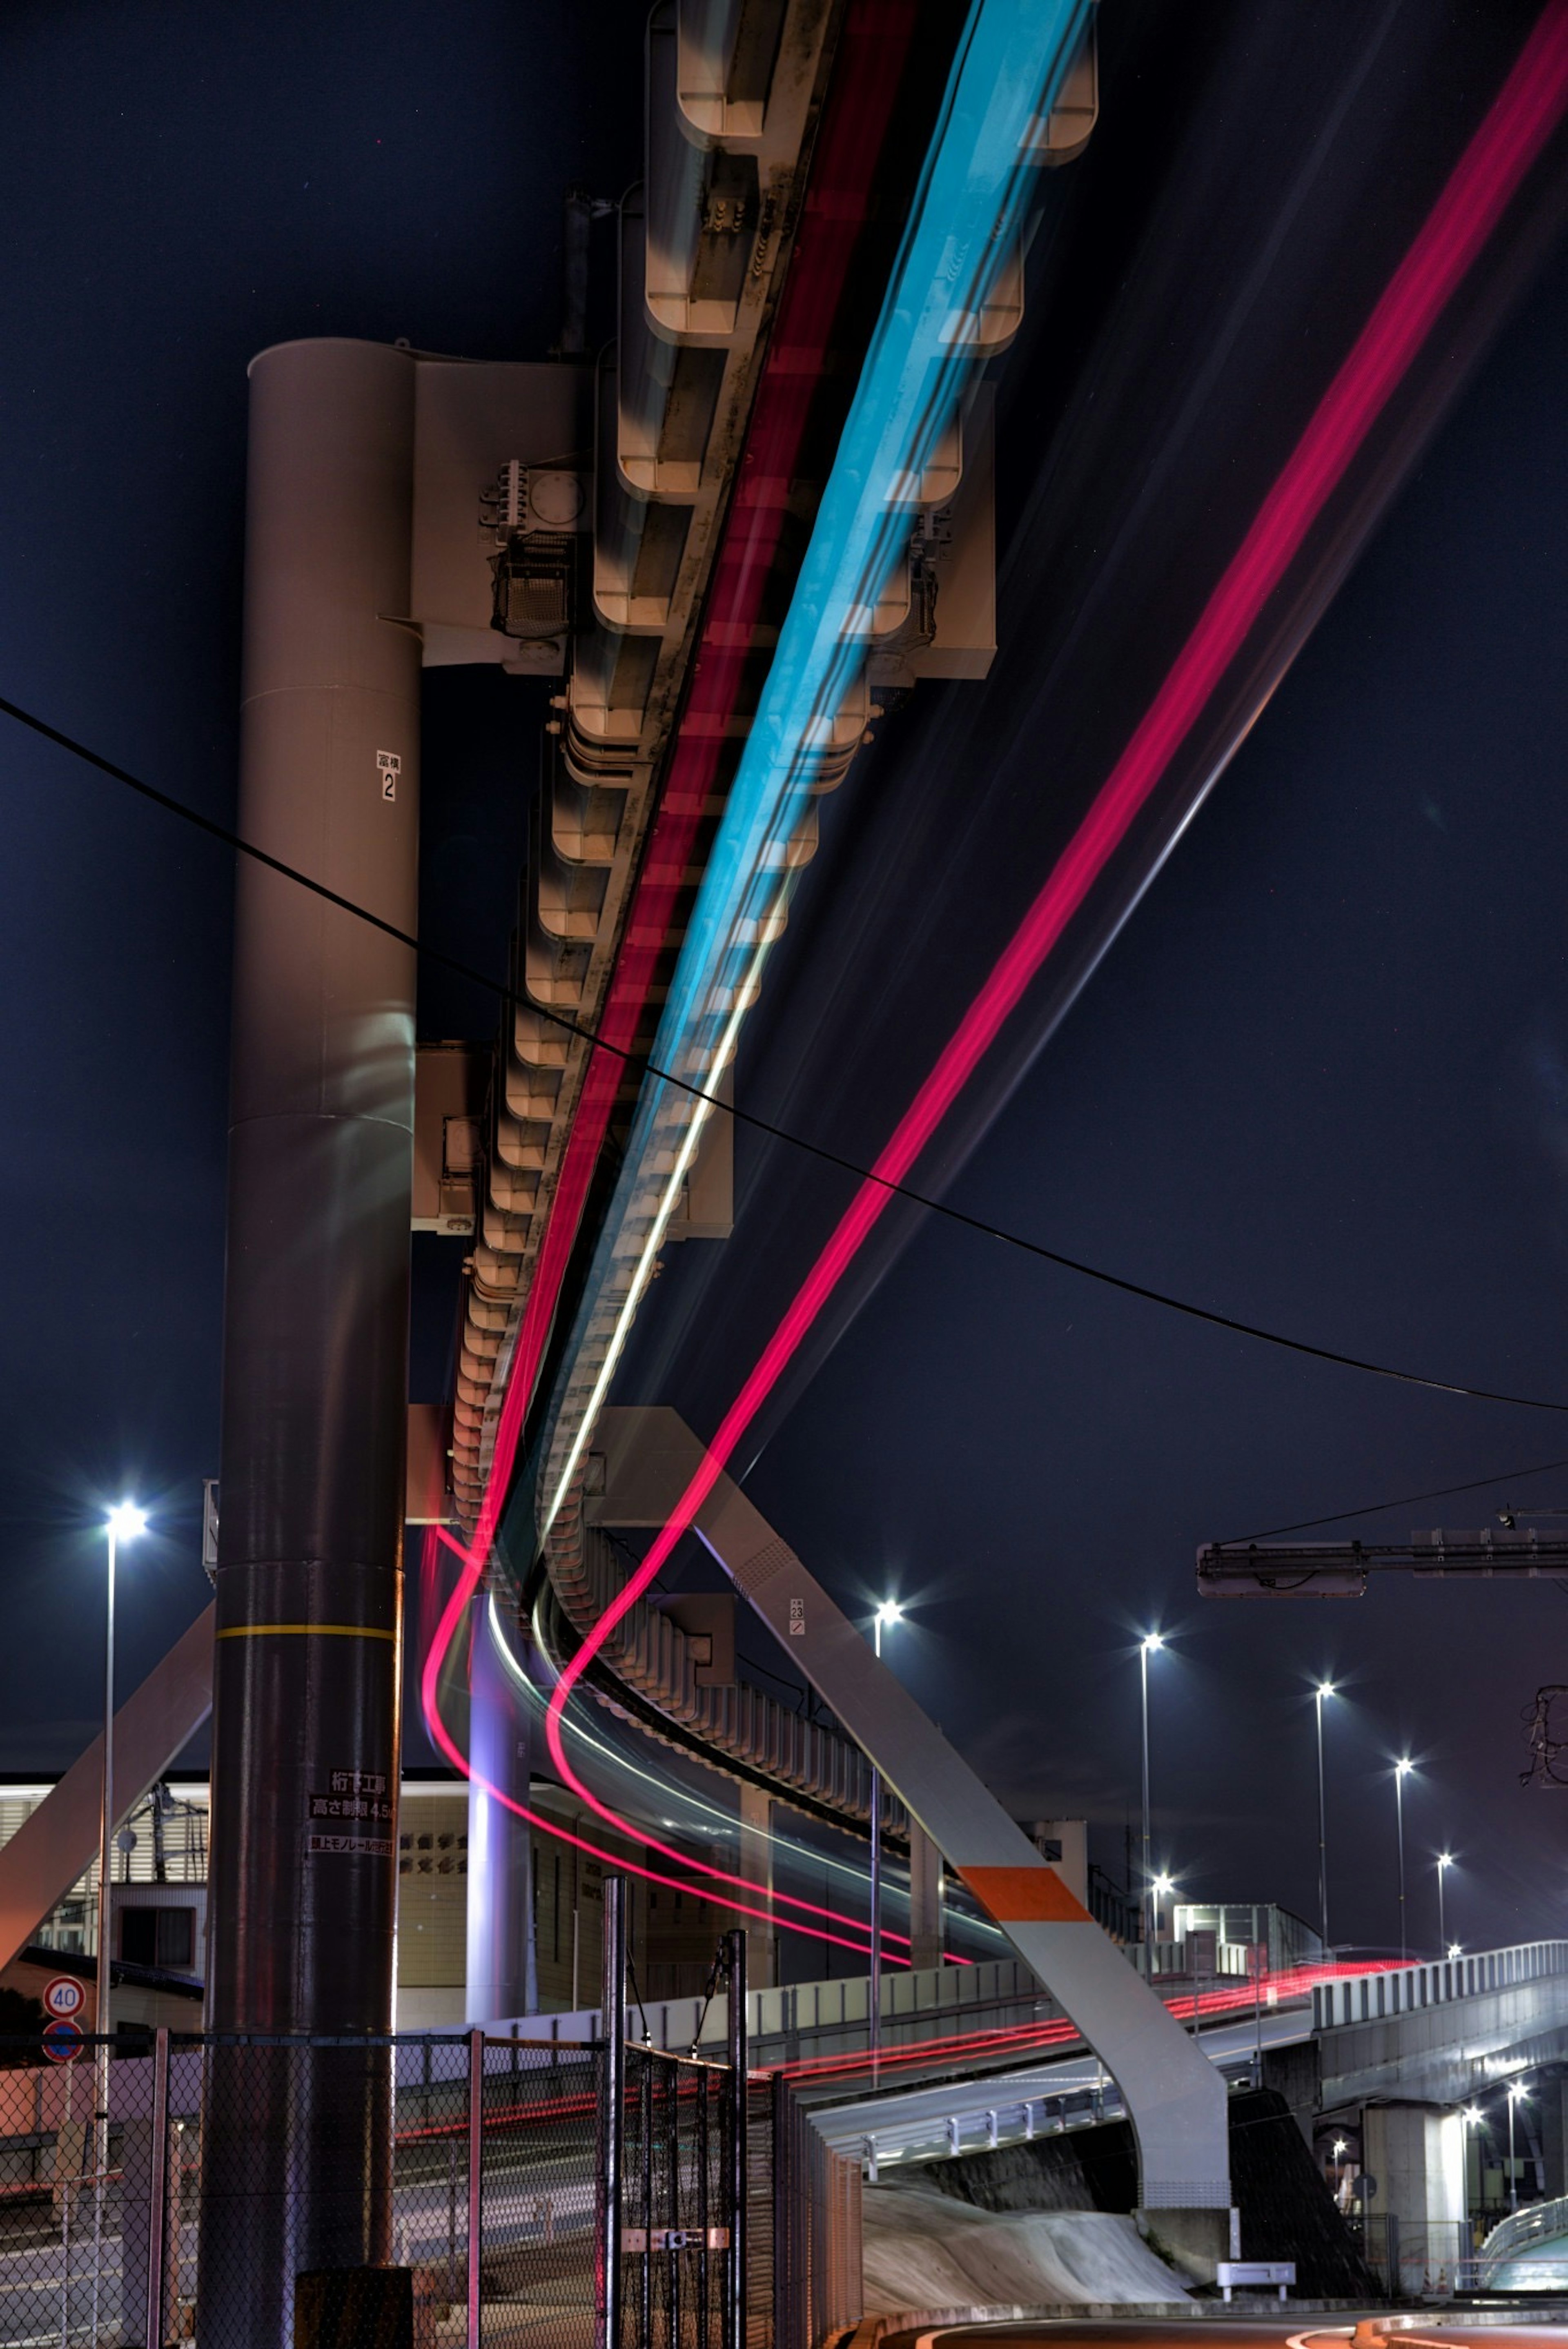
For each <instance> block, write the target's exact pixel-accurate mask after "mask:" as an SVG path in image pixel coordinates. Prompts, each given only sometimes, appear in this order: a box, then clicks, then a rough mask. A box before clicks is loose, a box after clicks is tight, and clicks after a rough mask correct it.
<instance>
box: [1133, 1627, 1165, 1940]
mask: <svg viewBox="0 0 1568 2349" xmlns="http://www.w3.org/2000/svg"><path fill="white" fill-rule="evenodd" d="M1164 1645H1165V1638H1164V1635H1163V1633H1161V1632H1159V1631H1148V1632H1146V1633H1145V1635H1144V1637H1143V1638H1142V1639H1141V1640H1139V1641H1138V1645H1137V1669H1138V1687H1139V1693H1140V1695H1141V1698H1142V1711H1143V1946H1144V1959H1143V1966H1144V1972H1145V1973H1146V1974H1149V1973H1152V1971H1153V1970H1154V1868H1153V1861H1152V1858H1151V1856H1150V1852H1149V1821H1148V1660H1149V1658H1150V1656H1157V1655H1158V1653H1159V1651H1160V1650H1161V1649H1162V1648H1163V1647H1164Z"/></svg>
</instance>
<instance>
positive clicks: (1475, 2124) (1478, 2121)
mask: <svg viewBox="0 0 1568 2349" xmlns="http://www.w3.org/2000/svg"><path fill="white" fill-rule="evenodd" d="M1484 2119H1485V2116H1484V2115H1483V2113H1482V2111H1481V2108H1480V2106H1479V2105H1467V2106H1465V2108H1464V2110H1463V2112H1462V2113H1461V2114H1460V2115H1459V2122H1460V2126H1461V2127H1464V2128H1467V2129H1470V2130H1475V2129H1479V2128H1480V2127H1482V2125H1483V2122H1484ZM1477 2166H1478V2168H1479V2167H1480V2155H1479V2153H1478V2155H1477ZM1482 2193H1483V2197H1484V2193H1485V2188H1484V2183H1483V2187H1482ZM1464 2213H1465V2224H1466V2225H1467V2226H1469V2217H1470V2158H1469V2149H1468V2148H1467V2149H1466V2153H1465V2197H1464Z"/></svg>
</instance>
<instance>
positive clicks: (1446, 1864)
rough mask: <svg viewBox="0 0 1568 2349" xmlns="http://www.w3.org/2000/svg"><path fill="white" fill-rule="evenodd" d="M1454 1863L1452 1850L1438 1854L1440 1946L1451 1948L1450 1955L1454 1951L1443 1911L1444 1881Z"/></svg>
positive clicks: (1445, 1948) (1441, 1948) (1446, 1948)
mask: <svg viewBox="0 0 1568 2349" xmlns="http://www.w3.org/2000/svg"><path fill="white" fill-rule="evenodd" d="M1453 1864H1454V1855H1453V1853H1452V1852H1451V1851H1440V1852H1439V1853H1438V1857H1437V1863H1436V1865H1437V1870H1438V1949H1439V1950H1449V1927H1448V1920H1447V1918H1446V1917H1445V1916H1444V1913H1443V1883H1444V1879H1445V1878H1446V1877H1447V1875H1448V1873H1449V1868H1452V1866H1453ZM1453 1954H1454V1952H1453V1951H1452V1950H1449V1956H1450V1957H1452V1956H1453Z"/></svg>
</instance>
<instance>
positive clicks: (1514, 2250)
mask: <svg viewBox="0 0 1568 2349" xmlns="http://www.w3.org/2000/svg"><path fill="white" fill-rule="evenodd" d="M1548 2245H1553V2246H1555V2249H1554V2250H1553V2251H1551V2252H1548V2251H1547V2250H1546V2246H1548ZM1564 2284H1568V2195H1556V2196H1554V2197H1553V2198H1552V2200H1551V2201H1549V2202H1532V2203H1529V2204H1527V2205H1526V2207H1525V2208H1524V2209H1522V2210H1511V2211H1510V2212H1509V2214H1508V2217H1507V2218H1506V2219H1503V2220H1500V2221H1499V2223H1498V2225H1497V2226H1495V2227H1494V2228H1493V2229H1492V2230H1491V2232H1490V2235H1489V2236H1488V2237H1487V2239H1486V2240H1485V2242H1484V2243H1483V2244H1482V2245H1481V2247H1480V2251H1478V2252H1477V2254H1476V2259H1475V2284H1474V2288H1475V2289H1476V2290H1477V2291H1479V2292H1487V2291H1490V2290H1493V2289H1501V2290H1504V2291H1509V2292H1561V2291H1562V2290H1563V2286H1564Z"/></svg>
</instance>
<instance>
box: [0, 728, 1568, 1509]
mask: <svg viewBox="0 0 1568 2349" xmlns="http://www.w3.org/2000/svg"><path fill="white" fill-rule="evenodd" d="M0 716H4V717H6V718H10V719H14V720H15V722H16V724H17V725H19V726H25V727H27V728H28V729H29V730H31V731H32V732H33V733H35V734H37V735H40V736H42V738H43V739H44V740H45V741H47V742H52V743H54V744H55V745H56V746H57V748H58V749H60V750H68V751H69V752H70V753H71V755H72V757H73V758H77V759H80V760H81V761H83V762H84V764H86V765H87V766H89V767H92V768H94V769H95V770H96V771H98V772H99V774H102V775H107V776H108V777H109V780H110V781H112V782H117V783H121V784H123V785H124V786H125V788H126V789H127V790H128V791H130V792H135V793H136V794H137V795H138V796H139V797H140V798H141V799H144V800H148V801H150V802H151V804H152V805H153V806H154V807H159V808H161V809H163V811H164V812H165V813H166V814H169V815H173V816H178V817H180V818H181V819H182V821H183V822H184V823H189V824H192V825H193V826H194V827H195V829H196V830H197V831H198V832H202V833H206V834H207V835H208V837H209V838H210V839H213V840H215V841H218V842H220V843H222V844H223V846H224V847H225V848H230V849H233V850H234V853H235V854H236V855H240V856H248V857H250V858H251V859H253V861H254V863H256V864H264V865H265V866H266V868H267V870H268V871H269V872H272V873H275V874H278V875H279V876H280V877H281V878H282V879H283V880H285V881H292V882H294V883H295V884H296V885H297V886H298V887H300V888H302V889H307V890H309V891H310V892H311V893H312V895H315V896H317V897H321V898H324V899H325V900H326V902H327V904H328V905H336V906H337V909H338V911H339V912H340V913H345V914H348V915H351V916H353V918H354V919H355V920H357V921H361V922H367V923H369V926H370V927H371V928H372V929H377V930H379V931H381V932H382V934H383V935H384V936H387V937H389V938H392V939H395V940H396V941H397V943H398V944H399V945H400V946H405V947H409V949H410V952H412V953H413V954H415V955H418V956H419V957H421V958H422V960H424V961H425V962H426V963H428V964H431V965H432V966H434V967H435V968H438V969H441V970H445V971H450V972H451V973H452V975H453V976H454V977H455V978H462V979H466V980H468V981H469V982H470V983H471V984H472V985H473V986H475V987H480V988H484V990H485V991H486V992H487V993H488V994H491V995H493V996H496V997H497V998H499V999H500V1000H501V1001H502V1002H503V1003H504V1004H505V1005H506V1006H507V1007H508V1009H511V1008H513V1007H514V1006H516V1005H517V1004H518V1003H519V1002H520V1001H521V998H520V997H519V996H518V994H517V991H516V989H515V988H513V987H510V986H509V985H507V984H506V982H505V981H504V980H502V979H498V978H493V977H492V976H491V975H490V973H489V972H487V971H482V970H479V969H476V968H474V966H473V965H472V963H467V962H464V961H462V958H461V957H459V956H456V955H450V954H446V953H443V952H442V950H441V948H440V947H431V946H425V945H423V944H421V941H420V940H419V939H418V938H417V937H415V936H413V935H412V934H411V932H410V931H408V930H404V929H400V928H399V926H398V925H397V924H396V923H395V922H389V921H386V920H384V919H383V917H382V916H380V915H379V914H373V913H371V911H370V910H369V907H368V906H366V905H358V904H357V903H356V902H355V900H354V899H353V898H352V897H345V896H344V895H341V893H340V892H339V891H337V890H336V889H329V888H328V887H327V884H326V883H325V882H324V881H317V880H316V879H314V878H313V877H312V875H311V874H308V873H302V872H301V871H300V870H299V868H298V867H297V866H296V865H293V864H286V863H285V862H284V860H283V859H282V858H281V857H278V856H272V855H269V854H268V853H267V851H266V850H265V848H257V847H256V846H255V845H254V843H252V842H250V841H248V840H244V839H242V838H241V836H240V834H239V833H236V832H234V831H232V830H231V829H230V828H229V826H228V825H227V824H223V823H218V822H217V821H216V819H215V818H214V817H212V816H207V815H202V813H201V812H200V811H199V810H198V809H196V808H193V807H191V806H189V805H187V803H186V802H184V801H182V800H179V799H176V798H174V797H173V795H172V794H171V792H161V791H160V790H158V788H157V787H156V785H154V784H152V783H149V782H146V781H143V780H142V778H141V777H140V776H139V775H133V774H132V773H130V771H129V769H127V768H125V767H120V766H117V765H116V764H115V762H114V761H113V760H111V759H106V758H104V757H103V756H102V755H101V754H100V753H99V751H97V750H91V749H90V748H89V747H88V745H87V744H86V743H85V742H80V741H78V740H76V738H75V737H74V736H73V735H69V734H67V733H65V732H64V731H63V730H61V729H60V728H59V727H57V726H51V725H50V724H49V723H48V722H47V719H42V718H39V717H37V716H36V715H35V713H34V712H33V711H32V710H30V709H24V708H23V707H22V706H21V704H20V703H19V702H15V701H8V700H6V699H5V698H3V697H0ZM527 1008H528V1009H529V1010H531V1011H534V1012H536V1013H537V1014H538V1015H539V1016H540V1017H541V1018H542V1019H545V1020H547V1021H548V1022H549V1023H550V1024H551V1025H552V1026H554V1027H556V1028H560V1029H562V1030H565V1031H566V1034H567V1035H570V1036H574V1037H576V1039H577V1040H578V1041H579V1042H581V1043H585V1044H587V1045H588V1046H589V1047H590V1048H591V1049H592V1050H595V1051H600V1052H607V1053H609V1054H610V1055H611V1057H612V1058H613V1059H616V1060H618V1061H622V1062H623V1063H624V1064H625V1065H626V1066H627V1067H628V1068H631V1069H637V1070H639V1071H641V1072H642V1073H643V1074H644V1075H647V1076H651V1077H658V1078H659V1079H660V1080H661V1081H663V1082H664V1083H665V1084H668V1085H673V1086H674V1087H675V1088H676V1090H677V1091H678V1092H683V1093H687V1094H689V1095H690V1096H691V1099H692V1100H693V1101H700V1102H706V1104H707V1105H708V1107H709V1108H710V1109H711V1110H719V1111H722V1112H723V1113H724V1114H725V1115H726V1116H728V1117H730V1118H732V1119H733V1120H734V1121H735V1123H737V1124H740V1125H744V1126H748V1127H750V1128H751V1129H752V1131H753V1133H763V1134H766V1135H767V1136H768V1137H769V1139H770V1140H771V1141H774V1142H781V1143H784V1144H785V1145H786V1146H787V1147H788V1148H790V1149H792V1150H798V1151H802V1152H804V1153H805V1155H806V1156H808V1157H811V1158H815V1159H816V1160H818V1161H819V1163H820V1164H823V1165H825V1166H832V1167H835V1168H836V1169H837V1171H838V1172H839V1173H840V1174H848V1175H851V1176H853V1178H854V1179H855V1181H856V1182H857V1183H860V1184H870V1185H874V1186H875V1187H876V1188H877V1190H880V1191H884V1192H887V1193H888V1194H889V1195H891V1196H892V1197H894V1198H898V1199H904V1200H907V1201H908V1202H909V1205H910V1206H915V1207H921V1208H924V1209H925V1210H926V1211H927V1212H928V1213H929V1214H930V1215H933V1216H943V1217H945V1219H946V1220H947V1221H948V1222H949V1223H951V1224H957V1225H959V1226H961V1227H962V1228H963V1229H964V1230H966V1231H970V1232H973V1233H975V1234H976V1235H977V1236H978V1237H980V1238H981V1239H990V1240H996V1241H999V1242H1000V1243H1001V1245H1002V1247H1010V1248H1016V1249H1018V1250H1019V1251H1020V1252H1021V1253H1022V1254H1023V1255H1024V1256H1030V1257H1037V1258H1038V1259H1039V1260H1040V1261H1041V1262H1042V1263H1044V1264H1052V1265H1055V1266H1056V1267H1057V1268H1058V1269H1059V1270H1061V1271H1063V1272H1072V1273H1076V1274H1077V1275H1078V1276H1079V1278H1082V1279H1085V1280H1092V1281H1095V1282H1097V1283H1098V1284H1099V1285H1100V1286H1101V1287H1102V1288H1115V1289H1118V1290H1119V1291H1120V1292H1121V1293H1122V1295H1124V1296H1126V1297H1136V1298H1138V1299H1141V1300H1142V1302H1143V1303H1145V1304H1146V1305H1158V1306H1159V1307H1161V1308H1162V1309H1164V1310H1165V1311H1167V1312H1169V1313H1179V1314H1181V1315H1183V1316H1185V1317H1186V1318H1187V1319H1189V1320H1193V1321H1201V1322H1206V1323H1207V1324H1208V1325H1209V1327H1210V1329H1215V1330H1229V1331H1230V1332H1231V1334H1232V1335H1233V1336H1235V1337H1239V1338H1251V1339H1254V1340H1257V1342H1258V1343H1259V1344H1261V1345H1265V1346H1273V1347H1276V1348H1278V1349H1280V1350H1282V1351H1283V1352H1286V1353H1293V1354H1303V1355H1305V1356H1307V1357H1308V1358H1309V1360H1311V1361H1319V1362H1329V1363H1332V1364H1333V1365H1334V1367H1335V1368H1336V1369H1339V1370H1347V1371H1361V1372H1362V1373H1363V1374H1364V1375H1366V1377H1369V1378H1377V1379H1389V1380H1392V1381H1395V1383H1396V1384H1397V1385H1400V1386H1412V1387H1421V1388H1425V1389H1426V1390H1427V1392H1429V1393H1433V1394H1449V1395H1457V1396H1459V1398H1460V1399H1461V1400H1463V1401H1466V1402H1496V1403H1504V1404H1506V1405H1508V1406H1509V1407H1510V1408H1511V1409H1513V1410H1517V1411H1549V1412H1557V1413H1565V1414H1568V1401H1562V1402H1558V1401H1554V1400H1552V1399H1551V1398H1548V1397H1543V1396H1541V1395H1519V1394H1510V1393H1508V1392H1504V1391H1502V1390H1501V1389H1498V1388H1495V1387H1482V1386H1474V1385H1471V1384H1469V1383H1468V1382H1467V1381H1462V1380H1458V1379H1438V1378H1432V1377H1430V1376H1428V1374H1427V1373H1426V1372H1425V1371H1409V1370H1404V1369H1401V1368H1400V1367H1399V1365H1398V1364H1397V1363H1390V1362H1375V1361H1370V1360H1368V1359H1367V1358H1366V1356H1364V1355H1360V1354H1349V1353H1345V1351H1344V1350H1342V1349H1340V1348H1338V1347H1334V1346H1320V1345H1316V1344H1314V1342H1313V1341H1312V1340H1310V1339H1307V1338H1294V1337H1292V1336H1290V1335H1289V1334H1288V1333H1287V1332H1286V1331H1284V1330H1269V1329H1265V1328H1264V1327H1263V1326H1262V1324H1261V1323H1259V1322H1256V1321H1243V1320H1241V1319H1240V1318H1239V1317H1238V1316H1236V1315H1234V1314H1230V1313H1220V1312H1219V1311H1217V1310H1216V1309H1214V1308H1213V1307H1211V1306H1207V1305H1197V1304H1195V1303H1194V1302H1193V1301H1192V1299H1190V1298H1184V1297H1173V1296H1172V1295H1171V1294H1170V1292H1169V1291H1168V1289H1163V1288H1151V1287H1150V1286H1149V1285H1148V1284H1147V1282H1145V1281H1140V1280H1133V1279H1130V1278H1127V1276H1126V1275H1125V1274H1123V1273H1118V1272H1111V1271H1109V1270H1108V1269H1107V1268H1106V1267H1105V1266H1103V1265H1095V1264H1087V1263H1085V1261H1084V1259H1083V1258H1082V1257H1073V1256H1068V1255H1066V1254H1065V1253H1064V1251H1063V1250H1062V1249H1060V1248H1053V1247H1046V1245H1045V1243H1044V1241H1043V1240H1032V1239H1029V1238H1026V1237H1025V1236H1024V1235H1023V1233H1022V1232H1014V1231H1009V1230H1008V1229H1007V1227H1006V1226H1004V1225H1002V1224H992V1223H989V1222H987V1221H986V1219H985V1217H984V1216H972V1215H970V1214H968V1213H967V1212H966V1211H965V1209H963V1208H962V1207H955V1206H953V1205H952V1204H951V1203H950V1201H948V1200H945V1199H939V1198H936V1197H934V1196H933V1195H931V1194H930V1193H929V1192H925V1191H919V1190H917V1189H916V1188H915V1187H914V1185H912V1184H910V1183H907V1182H902V1181H898V1180H896V1179H895V1178H893V1177H891V1176H888V1175H885V1174H878V1173H877V1171H876V1169H875V1168H874V1167H868V1166H863V1165H861V1164H859V1162H858V1161H857V1160H856V1159H853V1158H847V1157H846V1156H845V1155H844V1154H843V1153H842V1152H840V1151H836V1150H831V1149H829V1148H828V1147H827V1145H826V1143H820V1142H813V1141H811V1140H809V1139H808V1138H807V1136H806V1135H805V1134H803V1133H795V1132H794V1131H793V1130H792V1129H791V1128H790V1127H788V1126H784V1125H776V1124H775V1123H774V1122H773V1120H772V1119H771V1118H765V1117H761V1116H759V1115H758V1114H757V1112H755V1111H754V1110H745V1109H741V1108H739V1107H738V1106H737V1105H736V1104H735V1103H734V1102H727V1101H722V1100H721V1099H720V1097H719V1095H718V1094H717V1093H711V1092H705V1091H704V1089H703V1088H702V1087H701V1085H697V1084H693V1083H692V1082H691V1081H690V1079H688V1078H685V1077H679V1076H677V1075H676V1074H675V1073H674V1071H672V1070H670V1069H665V1068H660V1067H659V1064H658V1063H657V1062H656V1061H654V1060H653V1059H652V1057H651V1056H650V1055H649V1054H648V1053H644V1052H636V1051H632V1050H628V1048H627V1047H626V1046H624V1045H619V1044H611V1043H609V1042H607V1041H606V1040H605V1039H604V1038H602V1037H600V1036H599V1035H597V1033H596V1032H595V1030H593V1029H592V1028H589V1027H586V1026H584V1025H583V1024H582V1023H581V1022H579V1021H577V1020H576V1019H570V1018H569V1017H568V1016H567V1015H566V1013H565V1012H562V1011H557V1010H555V1009H552V1008H551V1007H549V1006H547V1005H545V1004H538V1003H535V1002H534V1000H533V999H532V998H531V997H530V998H529V999H528V1007H527ZM1480 1481H1482V1482H1485V1481H1486V1480H1485V1479H1484V1478H1483V1479H1481V1480H1480ZM1460 1489H1463V1488H1461V1487H1458V1486H1456V1487H1455V1490H1456V1491H1457V1490H1460ZM1388 1506H1396V1505H1395V1504H1393V1503H1390V1504H1388ZM1344 1514H1345V1515H1346V1516H1351V1515H1354V1514H1355V1512H1353V1511H1349V1510H1347V1511H1345V1513H1344ZM1313 1522H1314V1523H1317V1524H1328V1523H1331V1522H1333V1521H1332V1520H1331V1519H1328V1518H1320V1519H1314V1520H1313ZM1283 1530H1291V1528H1284V1529H1283ZM1255 1538H1259V1539H1261V1538H1262V1537H1261V1536H1260V1537H1255Z"/></svg>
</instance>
